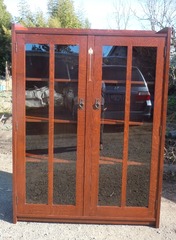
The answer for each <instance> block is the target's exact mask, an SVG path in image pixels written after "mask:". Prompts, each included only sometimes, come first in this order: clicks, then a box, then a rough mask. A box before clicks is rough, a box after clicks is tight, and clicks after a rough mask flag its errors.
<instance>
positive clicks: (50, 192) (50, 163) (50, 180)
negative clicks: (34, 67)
mask: <svg viewBox="0 0 176 240" xmlns="http://www.w3.org/2000/svg"><path fill="white" fill-rule="evenodd" d="M48 135H49V137H48V204H49V205H52V204H53V157H54V154H53V149H54V45H53V44H50V52H49V131H48Z"/></svg>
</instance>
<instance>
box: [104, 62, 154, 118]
mask: <svg viewBox="0 0 176 240" xmlns="http://www.w3.org/2000/svg"><path fill="white" fill-rule="evenodd" d="M126 72H127V70H126V66H124V65H104V66H103V68H102V80H103V82H104V86H103V88H102V95H103V97H104V102H105V108H106V109H107V110H106V111H105V112H104V116H103V118H105V119H115V120H124V117H125V116H124V109H125V93H126V79H127V78H126ZM131 78H132V79H131V99H130V120H131V121H143V120H147V119H149V118H150V116H151V109H152V103H151V100H150V97H151V96H150V92H149V89H148V86H147V83H146V81H145V78H144V76H143V75H142V73H141V71H140V70H139V69H138V68H137V67H135V66H133V67H132V77H131ZM108 81H109V82H108Z"/></svg>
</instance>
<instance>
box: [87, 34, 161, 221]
mask: <svg viewBox="0 0 176 240" xmlns="http://www.w3.org/2000/svg"><path fill="white" fill-rule="evenodd" d="M163 53H164V40H161V39H159V40H158V39H150V38H148V39H145V40H144V39H142V38H140V39H139V38H130V37H126V38H123V37H118V39H117V38H115V37H107V38H105V37H101V38H100V37H96V38H95V47H94V72H93V81H94V83H93V84H94V89H95V91H94V94H93V95H94V97H93V98H94V100H93V102H94V105H93V110H92V111H93V114H92V115H93V119H94V122H92V129H93V130H92V136H95V135H96V136H97V137H96V138H95V137H93V138H92V148H93V149H92V154H91V159H92V161H91V169H92V170H91V171H90V174H91V179H92V180H91V181H92V182H91V183H92V185H91V190H90V199H91V203H90V206H88V211H89V214H90V215H92V216H97V217H100V216H105V215H106V216H109V217H113V218H115V217H116V218H119V217H120V218H121V219H123V220H124V219H125V218H126V219H127V220H130V219H135V218H137V217H138V218H139V219H140V218H141V220H142V217H144V216H145V217H148V218H150V219H151V220H152V219H153V217H154V216H155V200H156V188H157V182H156V181H155V180H156V179H157V167H158V165H157V164H158V160H159V156H158V152H159V138H160V135H159V132H160V116H161V96H162V84H163V80H162V79H163V72H161V71H160V66H163V63H164V54H163Z"/></svg>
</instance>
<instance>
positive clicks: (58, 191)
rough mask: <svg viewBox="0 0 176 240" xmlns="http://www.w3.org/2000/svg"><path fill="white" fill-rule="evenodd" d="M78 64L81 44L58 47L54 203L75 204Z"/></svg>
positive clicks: (56, 50)
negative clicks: (58, 99)
mask: <svg viewBox="0 0 176 240" xmlns="http://www.w3.org/2000/svg"><path fill="white" fill-rule="evenodd" d="M78 62H79V46H78V45H55V85H54V87H55V94H54V100H55V109H54V117H55V125H54V194H53V195H54V196H53V199H54V204H61V205H75V204H76V161H77V110H78V70H79V68H78ZM57 98H60V101H57V100H56V99H57Z"/></svg>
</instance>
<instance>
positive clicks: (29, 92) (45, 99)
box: [25, 81, 49, 118]
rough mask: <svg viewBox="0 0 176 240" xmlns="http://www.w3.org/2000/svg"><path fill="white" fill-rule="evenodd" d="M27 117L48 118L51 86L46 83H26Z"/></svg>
mask: <svg viewBox="0 0 176 240" xmlns="http://www.w3.org/2000/svg"><path fill="white" fill-rule="evenodd" d="M25 105H26V116H28V117H42V118H48V114H49V86H48V82H46V81H42V82H41V81H26V101H25Z"/></svg>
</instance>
